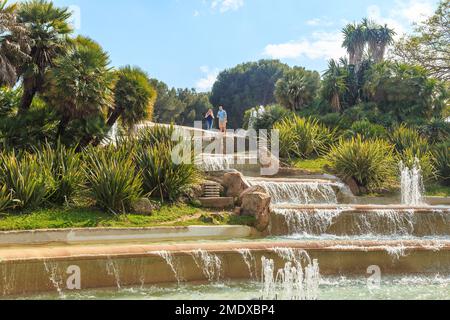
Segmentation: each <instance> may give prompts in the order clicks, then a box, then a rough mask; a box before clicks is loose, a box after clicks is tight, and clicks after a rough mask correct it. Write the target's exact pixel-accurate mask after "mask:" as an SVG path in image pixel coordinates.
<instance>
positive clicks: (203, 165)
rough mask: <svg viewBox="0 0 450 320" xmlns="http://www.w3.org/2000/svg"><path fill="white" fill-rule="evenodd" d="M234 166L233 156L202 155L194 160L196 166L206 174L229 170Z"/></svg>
mask: <svg viewBox="0 0 450 320" xmlns="http://www.w3.org/2000/svg"><path fill="white" fill-rule="evenodd" d="M233 164H234V156H233V155H224V154H203V155H202V156H201V158H200V159H197V160H196V166H197V167H198V168H199V169H200V170H203V171H206V172H214V171H224V170H229V169H230V168H231V166H232V165H233Z"/></svg>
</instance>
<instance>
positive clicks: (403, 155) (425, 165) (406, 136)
mask: <svg viewBox="0 0 450 320" xmlns="http://www.w3.org/2000/svg"><path fill="white" fill-rule="evenodd" d="M389 139H390V141H391V143H392V144H393V145H394V147H395V150H396V158H397V161H398V162H400V161H402V162H403V163H404V164H405V165H406V166H407V167H410V168H412V167H413V166H414V163H415V162H416V159H418V160H419V162H420V166H421V168H422V175H423V178H424V179H429V178H431V177H432V176H433V175H434V167H433V153H432V152H431V148H430V144H429V142H428V140H427V139H425V138H423V137H421V136H420V134H419V132H418V131H416V130H414V129H412V128H408V127H406V126H405V125H402V126H400V127H398V128H397V129H395V130H394V131H393V132H392V133H391V134H390V135H389Z"/></svg>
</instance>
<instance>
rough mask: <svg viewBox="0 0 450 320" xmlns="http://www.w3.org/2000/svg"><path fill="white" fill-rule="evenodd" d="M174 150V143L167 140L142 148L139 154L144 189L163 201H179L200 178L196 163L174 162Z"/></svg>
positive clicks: (138, 160) (138, 161)
mask: <svg viewBox="0 0 450 320" xmlns="http://www.w3.org/2000/svg"><path fill="white" fill-rule="evenodd" d="M172 150H173V148H172V145H171V144H170V143H168V142H165V143H158V144H155V145H153V146H151V147H148V148H145V149H141V150H140V151H139V152H138V154H137V163H138V167H139V169H140V170H141V171H142V176H143V182H144V191H145V192H147V193H148V194H149V195H150V197H155V198H156V197H157V198H159V199H161V201H164V200H169V201H177V200H178V199H179V198H180V197H181V196H182V195H183V194H185V193H187V192H188V191H189V190H190V189H191V187H192V186H193V185H194V184H195V183H196V182H197V180H198V171H197V169H196V167H195V165H193V164H184V163H181V164H177V163H174V161H173V160H172Z"/></svg>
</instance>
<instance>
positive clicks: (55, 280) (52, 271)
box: [44, 261, 66, 299]
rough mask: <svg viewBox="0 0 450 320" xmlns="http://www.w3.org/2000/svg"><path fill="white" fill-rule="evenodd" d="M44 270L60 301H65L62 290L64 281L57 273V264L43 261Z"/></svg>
mask: <svg viewBox="0 0 450 320" xmlns="http://www.w3.org/2000/svg"><path fill="white" fill-rule="evenodd" d="M44 268H45V271H46V272H47V274H48V278H49V280H50V282H51V283H52V285H53V287H55V289H56V291H57V292H58V295H59V297H60V298H61V299H65V297H66V296H65V294H64V292H63V290H62V286H63V285H64V281H63V279H62V277H61V275H60V273H59V272H58V264H57V263H56V262H50V261H44Z"/></svg>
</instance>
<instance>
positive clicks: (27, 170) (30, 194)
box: [0, 152, 51, 210]
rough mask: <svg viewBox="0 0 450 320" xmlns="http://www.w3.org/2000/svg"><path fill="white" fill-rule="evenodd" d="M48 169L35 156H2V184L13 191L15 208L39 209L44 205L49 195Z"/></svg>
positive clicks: (0, 179)
mask: <svg viewBox="0 0 450 320" xmlns="http://www.w3.org/2000/svg"><path fill="white" fill-rule="evenodd" d="M49 181H51V177H48V175H47V171H46V168H45V167H44V166H42V164H41V163H40V161H39V159H38V157H37V156H36V155H33V154H29V153H23V154H22V155H20V156H18V155H17V154H15V153H13V152H12V153H9V154H2V155H0V183H1V184H3V185H5V186H6V188H7V189H8V190H11V192H12V195H13V197H14V208H16V209H19V210H25V209H33V208H37V207H39V206H40V205H42V204H43V203H44V201H45V200H46V196H47V194H48V184H49Z"/></svg>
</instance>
